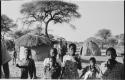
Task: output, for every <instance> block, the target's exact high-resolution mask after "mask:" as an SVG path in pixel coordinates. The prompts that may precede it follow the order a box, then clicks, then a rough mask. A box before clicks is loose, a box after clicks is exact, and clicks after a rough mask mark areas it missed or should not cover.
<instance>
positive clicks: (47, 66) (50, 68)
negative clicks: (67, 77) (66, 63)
mask: <svg viewBox="0 0 125 80" xmlns="http://www.w3.org/2000/svg"><path fill="white" fill-rule="evenodd" d="M56 57H57V49H56V48H52V49H51V50H50V56H49V58H46V59H45V60H44V62H43V65H44V78H45V79H58V78H60V73H61V66H60V65H59V63H58V61H57V59H56Z"/></svg>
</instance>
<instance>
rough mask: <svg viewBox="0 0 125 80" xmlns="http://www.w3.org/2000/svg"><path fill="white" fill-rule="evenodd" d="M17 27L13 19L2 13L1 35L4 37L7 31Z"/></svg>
mask: <svg viewBox="0 0 125 80" xmlns="http://www.w3.org/2000/svg"><path fill="white" fill-rule="evenodd" d="M14 27H16V24H14V23H13V20H12V19H10V18H9V17H7V16H6V15H4V14H2V15H1V37H2V39H4V36H5V34H6V33H8V32H9V31H11V29H12V28H14Z"/></svg>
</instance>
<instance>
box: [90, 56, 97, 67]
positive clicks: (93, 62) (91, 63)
mask: <svg viewBox="0 0 125 80" xmlns="http://www.w3.org/2000/svg"><path fill="white" fill-rule="evenodd" d="M89 62H90V65H91V66H93V65H95V64H96V59H95V58H94V57H91V58H90V59H89Z"/></svg>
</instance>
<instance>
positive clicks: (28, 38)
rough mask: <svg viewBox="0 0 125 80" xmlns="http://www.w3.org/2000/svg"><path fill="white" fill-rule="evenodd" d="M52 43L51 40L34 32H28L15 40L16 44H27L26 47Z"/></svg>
mask: <svg viewBox="0 0 125 80" xmlns="http://www.w3.org/2000/svg"><path fill="white" fill-rule="evenodd" d="M50 43H51V42H50V41H49V40H48V39H47V38H45V37H41V36H37V35H33V34H26V35H23V36H21V37H20V38H18V39H16V40H15V45H16V46H25V47H35V46H41V45H49V44H50Z"/></svg>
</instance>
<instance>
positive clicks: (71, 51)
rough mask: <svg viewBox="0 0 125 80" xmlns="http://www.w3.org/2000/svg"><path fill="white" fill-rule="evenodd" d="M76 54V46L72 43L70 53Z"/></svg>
mask: <svg viewBox="0 0 125 80" xmlns="http://www.w3.org/2000/svg"><path fill="white" fill-rule="evenodd" d="M75 52H76V44H74V43H71V44H70V45H69V53H70V55H75Z"/></svg>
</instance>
